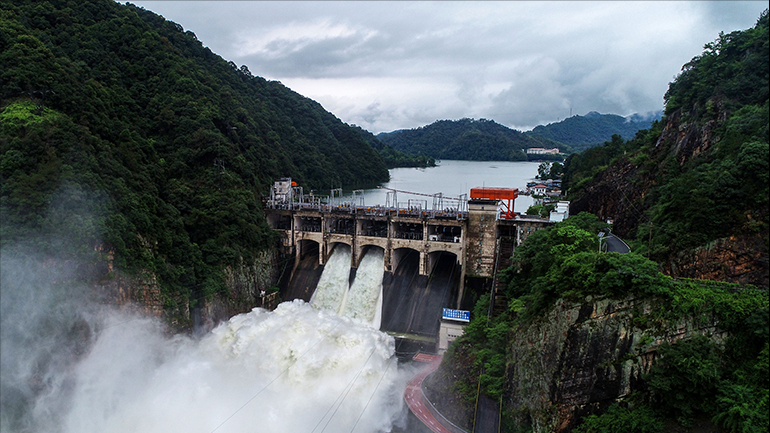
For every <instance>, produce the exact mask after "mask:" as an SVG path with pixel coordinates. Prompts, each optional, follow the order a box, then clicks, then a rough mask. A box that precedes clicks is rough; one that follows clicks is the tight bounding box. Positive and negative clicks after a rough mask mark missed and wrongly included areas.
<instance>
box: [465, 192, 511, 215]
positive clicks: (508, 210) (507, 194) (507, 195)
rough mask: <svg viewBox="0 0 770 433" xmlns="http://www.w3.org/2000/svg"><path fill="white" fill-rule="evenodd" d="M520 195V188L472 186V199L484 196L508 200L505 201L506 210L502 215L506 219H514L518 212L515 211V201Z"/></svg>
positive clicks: (485, 197) (484, 197)
mask: <svg viewBox="0 0 770 433" xmlns="http://www.w3.org/2000/svg"><path fill="white" fill-rule="evenodd" d="M518 196H519V189H518V188H494V187H476V188H471V199H474V198H483V199H489V200H508V203H507V204H506V203H505V202H504V203H503V206H505V212H504V213H503V214H502V215H501V216H502V217H503V218H505V219H508V220H509V219H513V217H514V216H516V213H515V212H513V203H514V200H516V197H518Z"/></svg>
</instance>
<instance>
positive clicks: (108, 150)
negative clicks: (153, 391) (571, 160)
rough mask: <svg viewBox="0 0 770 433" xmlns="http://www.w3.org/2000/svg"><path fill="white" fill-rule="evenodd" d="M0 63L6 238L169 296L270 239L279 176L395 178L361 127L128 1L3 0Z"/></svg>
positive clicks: (212, 279) (216, 283)
mask: <svg viewBox="0 0 770 433" xmlns="http://www.w3.org/2000/svg"><path fill="white" fill-rule="evenodd" d="M0 65H2V68H0V97H2V101H1V102H0V168H1V169H2V171H1V172H0V183H1V184H2V187H1V188H2V189H1V194H0V200H1V202H0V204H1V205H2V206H1V207H0V212H1V216H2V232H1V233H0V235H1V237H2V244H3V245H4V246H8V245H10V244H12V243H16V242H21V241H28V240H29V239H31V238H32V237H33V236H34V237H35V238H36V239H38V243H39V244H38V245H36V246H35V247H36V248H37V249H39V250H43V251H48V252H50V253H54V252H57V251H62V250H63V248H62V246H63V244H62V242H64V243H66V244H67V245H66V246H69V247H70V248H69V249H67V251H75V252H77V253H78V254H89V253H93V252H94V250H95V249H96V250H99V251H104V252H105V253H106V252H109V254H110V255H114V257H115V260H116V263H117V264H118V265H119V266H120V267H121V268H122V269H135V270H145V271H150V272H152V273H153V274H154V275H156V276H157V279H158V281H159V282H160V285H161V288H162V289H163V294H164V297H166V299H181V302H185V301H184V300H185V299H188V298H190V297H192V296H193V295H194V296H195V297H200V296H206V295H207V294H211V293H214V292H218V291H224V290H226V289H225V285H224V283H223V281H224V276H223V269H225V268H227V267H229V266H233V265H235V264H237V263H238V262H239V261H240V260H241V259H245V260H247V261H248V260H249V259H250V258H253V257H255V254H257V253H258V252H259V251H261V250H264V249H265V248H268V247H271V246H272V245H273V242H274V239H273V236H272V234H271V231H270V230H269V228H268V226H267V224H266V222H265V218H264V215H263V213H262V211H261V198H262V197H263V196H264V195H266V194H267V193H268V191H269V187H270V186H271V185H272V181H273V180H274V179H276V178H279V177H284V176H290V177H292V178H293V179H294V180H296V181H298V182H299V183H300V184H301V185H303V186H304V187H305V188H315V189H323V190H325V189H327V188H329V186H335V187H340V186H341V187H347V188H352V187H361V186H364V185H372V184H376V183H379V182H383V181H387V179H388V171H387V169H386V166H385V163H384V162H383V159H382V158H381V157H380V156H379V154H378V152H377V151H376V150H375V149H373V148H372V147H371V146H370V145H369V144H368V143H367V137H365V136H364V134H362V132H361V131H360V130H359V129H357V128H354V127H351V126H349V125H347V124H345V123H343V122H342V121H340V120H339V119H338V118H336V117H335V116H334V115H332V114H331V113H329V112H327V111H325V110H324V109H323V108H322V107H321V105H320V104H318V103H316V102H315V101H312V100H310V99H308V98H305V97H303V96H301V95H299V94H297V93H295V92H293V91H291V90H290V89H288V88H287V87H285V86H283V85H282V84H281V83H279V82H275V81H267V80H265V79H263V78H260V77H257V76H254V75H252V73H251V72H250V71H249V70H248V69H247V68H246V67H245V66H241V67H240V68H239V67H237V66H236V65H235V64H234V63H232V62H228V61H226V60H224V59H222V58H221V57H220V56H218V55H216V54H215V53H213V52H211V51H210V50H209V49H208V48H206V47H204V46H203V44H202V43H201V42H200V41H199V40H198V39H197V38H196V37H195V35H194V34H193V33H192V32H190V31H184V29H183V28H182V26H180V25H179V24H176V23H174V22H171V21H168V20H166V19H164V18H163V17H161V16H159V15H156V14H154V13H152V12H150V11H147V10H144V9H142V8H139V7H136V6H133V5H130V4H128V5H121V4H118V3H116V2H114V1H112V0H88V1H82V0H77V1H76V0H55V1H45V2H18V1H8V0H2V1H0ZM65 239H66V240H67V241H65ZM168 302H171V301H168ZM168 302H167V304H168ZM174 302H176V301H174ZM168 305H170V304H168ZM168 305H167V306H168Z"/></svg>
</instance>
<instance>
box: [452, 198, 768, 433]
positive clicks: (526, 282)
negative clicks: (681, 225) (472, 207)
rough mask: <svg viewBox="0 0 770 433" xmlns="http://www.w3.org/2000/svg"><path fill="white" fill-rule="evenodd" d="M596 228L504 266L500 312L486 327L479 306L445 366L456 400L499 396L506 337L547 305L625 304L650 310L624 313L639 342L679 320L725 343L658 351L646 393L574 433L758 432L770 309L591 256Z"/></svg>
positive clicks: (559, 228) (649, 266) (620, 260)
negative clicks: (452, 368)
mask: <svg viewBox="0 0 770 433" xmlns="http://www.w3.org/2000/svg"><path fill="white" fill-rule="evenodd" d="M603 227H604V224H603V223H601V222H600V221H599V220H598V219H597V218H596V217H595V216H593V215H591V214H588V213H581V214H579V215H575V216H572V217H570V218H568V219H566V220H565V221H563V222H561V223H558V224H556V225H554V226H553V227H550V228H547V229H543V230H540V231H537V232H535V233H533V234H532V235H530V236H529V237H528V238H527V240H526V241H525V242H524V243H523V244H521V245H520V246H519V247H518V248H517V249H516V251H515V254H514V265H513V266H512V267H510V268H508V269H506V270H504V271H503V272H502V273H501V274H500V278H502V279H503V280H504V282H506V287H507V289H506V294H507V296H508V298H509V310H508V312H507V313H505V314H498V315H495V316H494V317H492V318H490V317H488V316H487V311H488V308H489V297H488V296H486V295H485V296H484V297H482V298H481V299H480V300H479V302H478V304H477V306H476V308H475V310H474V312H473V317H472V320H471V323H470V324H469V325H468V326H467V327H466V329H465V334H464V335H463V336H462V337H461V338H460V339H458V341H457V343H456V344H455V345H453V346H452V347H451V348H450V350H449V351H448V352H447V354H446V356H445V358H447V360H448V361H447V362H451V359H453V357H457V356H463V357H464V358H465V359H470V360H471V362H472V364H473V369H472V374H469V375H468V377H467V378H464V379H462V380H460V381H459V382H460V383H458V384H457V385H456V390H457V391H458V392H459V393H460V394H461V395H462V396H463V397H464V399H465V400H468V401H473V400H472V399H473V398H474V397H475V392H476V388H478V389H479V390H480V391H481V392H482V393H485V394H487V395H490V396H492V397H495V398H497V397H499V396H500V395H502V393H504V391H505V372H506V362H507V361H506V351H507V347H508V346H509V344H510V339H511V337H512V335H513V333H516V332H517V329H518V328H519V327H527V326H530V324H531V323H532V322H533V321H538V320H542V318H543V317H544V313H545V312H547V311H548V309H550V308H551V307H552V306H553V305H554V304H555V303H556V301H557V300H559V299H564V300H566V301H567V302H574V303H581V302H584V300H585V299H586V297H589V296H590V297H593V298H594V299H602V298H609V299H615V300H622V299H627V298H628V297H633V298H634V299H635V300H636V303H637V305H641V303H640V301H646V302H647V303H649V304H650V305H652V306H653V307H652V308H651V309H646V310H644V311H643V310H642V309H641V308H642V307H639V311H636V310H635V311H634V312H633V314H632V316H631V317H633V320H632V324H633V326H634V327H636V328H637V329H639V330H641V331H642V332H643V333H644V335H648V336H650V337H649V338H652V336H658V335H661V333H662V332H664V331H663V330H665V329H671V328H672V327H677V326H678V324H680V323H681V321H682V320H688V321H689V322H690V323H691V325H692V326H693V327H694V328H696V329H697V328H700V327H708V326H711V325H712V324H713V323H717V324H718V328H719V329H721V330H724V331H725V332H726V334H725V335H726V339H724V340H721V339H718V338H707V337H695V338H693V339H690V340H682V341H679V342H677V343H676V344H668V343H664V344H663V345H661V347H660V349H659V354H660V358H659V360H658V361H657V362H656V363H655V364H654V367H653V368H652V369H651V370H650V372H649V374H648V375H646V376H645V377H644V379H645V381H646V383H647V386H646V387H642V388H640V390H639V392H636V393H634V394H633V395H632V397H631V398H630V399H629V400H628V401H623V402H619V403H617V404H615V405H613V406H611V407H610V408H609V410H608V411H606V412H605V413H603V414H596V415H592V416H589V417H587V418H586V419H585V420H584V422H583V424H582V425H581V426H580V427H579V429H578V431H582V432H619V431H629V432H640V433H641V432H659V431H662V429H663V420H665V419H668V420H669V421H670V422H676V423H680V424H683V425H687V424H688V423H690V422H692V420H693V419H694V418H704V417H705V418H707V419H711V420H712V421H713V422H714V423H716V424H717V425H720V426H722V427H724V428H726V429H728V430H729V431H766V430H767V428H768V419H767V416H766V415H765V414H766V413H767V404H768V399H767V395H768V387H769V385H770V383H768V338H770V324H769V323H770V302H769V299H768V296H767V292H766V291H765V290H760V289H756V288H754V287H751V286H749V287H742V286H739V285H736V284H727V283H719V282H709V281H702V280H684V279H683V280H674V279H672V278H670V277H668V276H665V275H663V274H661V273H660V272H659V271H658V270H657V265H656V264H655V263H654V262H652V261H650V260H647V259H646V258H644V257H642V256H640V255H638V254H634V253H628V254H618V253H599V252H598V238H597V233H598V231H600V230H601V229H602V228H603Z"/></svg>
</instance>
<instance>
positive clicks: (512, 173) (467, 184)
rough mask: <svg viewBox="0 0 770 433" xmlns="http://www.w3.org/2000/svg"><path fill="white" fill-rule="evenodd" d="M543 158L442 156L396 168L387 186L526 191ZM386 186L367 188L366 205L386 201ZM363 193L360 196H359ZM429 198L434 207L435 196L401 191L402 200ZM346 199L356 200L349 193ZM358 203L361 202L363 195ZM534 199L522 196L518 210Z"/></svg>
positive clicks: (454, 193)
mask: <svg viewBox="0 0 770 433" xmlns="http://www.w3.org/2000/svg"><path fill="white" fill-rule="evenodd" d="M539 165H540V163H539V162H520V161H516V162H508V161H452V160H442V161H440V162H439V166H437V167H432V168H394V169H391V170H390V182H388V183H386V184H384V185H383V186H385V187H388V188H393V189H397V190H401V191H410V192H418V193H422V194H430V195H433V194H436V193H439V192H440V193H443V195H444V197H459V196H460V194H468V195H469V194H470V190H471V188H475V187H477V186H481V187H483V186H486V187H504V188H519V190H520V191H523V190H524V189H525V188H526V186H527V182H529V181H531V180H533V179H534V178H535V176H536V175H537V167H538V166H539ZM387 192H388V190H385V189H379V188H375V189H367V190H364V194H363V197H364V205H366V206H376V205H378V204H379V205H385V200H386V194H387ZM359 197H360V196H359ZM410 199H411V200H427V206H428V207H429V208H430V207H431V206H432V203H433V198H432V197H425V196H418V195H409V194H403V193H401V192H399V193H398V202H399V203H406V202H407V200H410ZM343 200H352V196H351V195H350V194H347V195H346V196H345V198H343ZM358 200H359V201H358V202H357V203H356V204H360V198H359V199H358ZM532 203H533V201H532V198H531V197H527V196H520V197H519V198H517V199H516V202H515V203H514V210H515V211H516V212H521V213H524V212H526V210H527V208H528V207H529V206H531V205H532Z"/></svg>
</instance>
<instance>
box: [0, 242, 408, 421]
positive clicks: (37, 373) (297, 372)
mask: <svg viewBox="0 0 770 433" xmlns="http://www.w3.org/2000/svg"><path fill="white" fill-rule="evenodd" d="M343 250H344V249H340V251H342V252H343V254H342V255H343V256H344V251H343ZM331 263H332V261H330V264H331ZM334 263H336V261H334ZM7 264H8V263H7V261H6V260H4V265H7ZM347 266H348V267H349V255H348V262H347ZM380 266H381V265H380ZM327 267H328V268H329V269H330V270H329V272H332V273H334V272H335V269H333V268H334V267H333V266H330V265H327ZM339 267H340V268H343V267H344V265H342V264H341V262H340V264H339ZM7 269H9V268H8V267H6V268H5V269H4V275H3V294H4V295H9V294H10V293H11V291H10V289H11V288H12V286H13V288H16V289H20V288H22V287H21V286H23V285H25V284H27V283H26V282H24V281H22V280H23V279H21V278H19V279H18V280H19V281H18V282H17V281H9V278H6V277H7V276H9V277H10V276H12V275H11V272H6V270H7ZM381 269H382V268H381V267H380V270H381ZM31 274H33V275H34V272H32V273H31ZM346 276H347V274H346ZM54 280H55V279H54ZM35 284H36V287H37V288H36V289H34V290H36V292H32V291H30V292H29V293H30V296H27V297H25V298H23V299H22V298H20V297H13V296H4V297H3V299H2V301H3V314H4V317H3V321H4V325H8V324H10V323H11V322H10V321H11V320H14V321H15V322H14V324H16V325H18V326H16V327H15V328H17V329H16V330H12V329H11V328H10V327H9V326H4V328H5V329H3V337H4V339H3V360H4V365H3V387H4V389H3V390H4V391H10V392H4V395H3V398H4V399H5V400H4V409H6V408H9V409H13V411H14V413H13V414H11V413H10V412H6V413H4V414H2V419H0V421H2V422H0V427H2V428H0V430H2V432H3V433H6V432H9V433H28V432H29V433H31V432H41V431H45V432H49V433H105V432H106V433H129V432H130V433H137V432H142V433H243V432H259V433H286V432H308V433H311V432H335V433H336V432H366V433H374V432H387V431H390V430H391V429H392V427H393V425H394V423H395V424H400V423H401V422H403V419H404V416H405V409H404V404H403V392H404V389H405V387H406V381H407V380H408V379H409V377H410V375H411V373H412V372H407V371H404V370H400V369H399V367H398V366H397V361H396V357H395V355H394V352H395V343H394V339H393V338H392V337H390V336H388V335H387V334H385V333H382V332H380V331H379V330H377V329H376V328H372V327H371V326H369V325H368V324H365V323H363V322H360V321H358V320H355V319H351V318H349V317H344V316H338V315H337V314H335V313H334V312H332V311H329V310H326V309H318V308H314V307H313V306H312V305H310V304H309V303H305V302H302V301H300V300H297V301H293V302H284V303H282V304H281V305H279V306H278V308H277V309H276V310H274V311H266V310H263V309H259V308H256V309H254V310H252V311H251V312H248V313H244V314H240V315H237V316H234V317H232V318H231V319H230V320H229V321H227V322H225V323H222V324H220V325H219V326H218V327H216V328H215V329H214V330H212V332H210V333H209V334H206V335H205V336H203V337H202V338H200V339H194V338H190V337H187V336H179V335H177V336H169V335H167V334H166V333H165V332H164V331H163V327H162V325H161V323H160V322H159V321H157V320H153V319H148V318H144V317H140V316H136V315H129V314H127V313H123V312H116V311H113V310H109V311H104V310H102V311H101V312H95V313H93V314H86V315H84V314H81V313H73V316H77V317H80V319H78V320H79V321H78V322H77V323H80V324H81V326H80V327H86V328H89V329H91V331H88V332H80V333H79V335H81V336H86V337H87V339H88V340H89V341H91V344H90V345H89V346H88V348H87V350H86V351H85V352H83V354H82V355H79V356H78V357H73V356H72V351H71V350H64V349H57V348H56V347H54V346H55V345H57V344H58V345H59V346H60V347H61V348H67V347H70V346H71V345H72V341H68V340H67V338H61V341H59V343H56V341H53V339H52V338H48V339H46V338H44V336H45V335H55V334H51V332H52V330H55V329H57V328H60V329H63V330H64V334H63V335H62V337H66V335H67V331H66V330H67V329H69V328H70V327H72V323H71V322H72V320H71V319H70V318H69V317H70V315H69V314H66V315H65V314H59V315H58V316H53V314H52V313H54V312H56V311H57V309H62V308H72V309H73V311H75V310H76V309H77V308H80V307H79V306H78V305H80V306H82V305H83V302H84V301H83V300H80V301H78V302H75V303H67V304H65V303H62V302H61V297H58V298H53V297H52V298H51V299H52V301H51V302H54V301H55V302H56V303H55V304H50V305H48V304H46V302H45V299H46V298H45V297H42V296H38V295H40V294H42V293H44V292H46V291H49V290H56V288H55V283H54V284H52V285H51V287H48V286H47V285H46V283H43V282H40V283H37V282H35ZM6 289H8V290H6ZM26 290H29V289H26ZM18 293H27V292H24V291H22V292H18ZM33 295H34V296H33ZM62 296H66V294H62ZM17 298H18V299H17ZM28 309H34V311H37V313H34V314H31V313H30V311H29V310H28ZM17 312H18V313H17ZM57 314H58V313H57ZM59 316H61V323H59V324H54V323H51V324H50V325H49V324H45V323H46V321H50V320H51V318H53V319H56V317H59ZM56 320H59V319H56ZM41 323H42V324H43V325H41ZM57 323H58V322H57ZM17 331H18V337H16V336H15V335H17V334H14V333H17ZM86 331H87V330H86ZM69 333H70V334H71V333H72V331H69ZM57 338H59V337H57ZM14 341H18V344H17V343H15V342H14ZM38 342H42V343H44V344H43V345H40V346H38ZM59 354H61V355H59ZM40 360H43V361H40ZM41 362H42V363H41ZM16 396H17V397H18V398H17V397H16ZM8 399H16V400H14V401H10V400H8ZM19 414H22V415H19Z"/></svg>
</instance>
